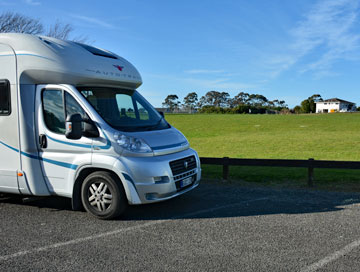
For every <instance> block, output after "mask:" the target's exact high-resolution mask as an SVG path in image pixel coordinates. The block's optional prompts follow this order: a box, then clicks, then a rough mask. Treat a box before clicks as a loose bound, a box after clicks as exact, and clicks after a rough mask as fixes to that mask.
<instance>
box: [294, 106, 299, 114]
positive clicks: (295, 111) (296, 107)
mask: <svg viewBox="0 0 360 272" xmlns="http://www.w3.org/2000/svg"><path fill="white" fill-rule="evenodd" d="M293 111H294V113H296V114H299V113H301V107H300V106H299V105H297V106H295V107H294V109H293Z"/></svg>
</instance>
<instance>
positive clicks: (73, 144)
mask: <svg viewBox="0 0 360 272" xmlns="http://www.w3.org/2000/svg"><path fill="white" fill-rule="evenodd" d="M46 137H48V138H49V139H50V140H52V141H54V142H57V143H60V144H66V145H72V146H77V147H83V148H91V145H87V144H76V143H70V142H65V141H61V140H57V139H55V138H53V137H50V136H49V135H46Z"/></svg>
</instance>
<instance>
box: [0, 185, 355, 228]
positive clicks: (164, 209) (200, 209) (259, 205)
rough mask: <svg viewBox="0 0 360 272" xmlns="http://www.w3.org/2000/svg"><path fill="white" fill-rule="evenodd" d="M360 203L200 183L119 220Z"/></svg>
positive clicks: (43, 205) (57, 201) (62, 207)
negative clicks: (187, 191)
mask: <svg viewBox="0 0 360 272" xmlns="http://www.w3.org/2000/svg"><path fill="white" fill-rule="evenodd" d="M1 203H9V204H12V205H25V206H29V207H34V208H40V209H46V210H50V211H71V212H74V213H81V212H79V211H72V208H71V200H70V199H68V198H61V197H42V198H25V199H24V200H20V199H19V198H18V197H5V198H1V197H0V204H1ZM353 204H359V205H360V194H359V193H339V192H323V191H307V190H289V189H269V188H254V187H251V188H247V187H242V186H238V185H237V186H236V185H233V186H231V185H223V184H201V186H199V187H198V188H197V189H195V190H193V191H191V192H189V193H187V194H184V195H182V196H179V197H177V198H174V199H171V200H167V201H164V202H159V203H153V204H146V205H135V206H129V207H128V209H127V211H126V212H125V213H124V214H123V215H122V216H121V217H120V218H118V219H116V220H120V221H121V220H123V221H124V220H125V221H134V220H136V221H142V220H167V219H169V220H170V219H192V218H204V219H205V218H227V217H242V216H259V215H271V214H304V213H319V212H333V211H339V210H343V209H344V207H345V206H348V205H353Z"/></svg>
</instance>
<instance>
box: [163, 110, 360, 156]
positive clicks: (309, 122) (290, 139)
mask: <svg viewBox="0 0 360 272" xmlns="http://www.w3.org/2000/svg"><path fill="white" fill-rule="evenodd" d="M166 119H167V120H168V122H169V123H170V124H172V125H173V126H174V127H176V128H178V129H179V130H180V131H181V132H182V133H184V135H185V136H186V137H187V139H188V140H189V142H190V145H191V146H192V147H193V148H194V149H196V150H197V151H198V153H199V155H200V156H203V157H205V156H206V157H224V156H228V157H233V158H261V159H263V158H274V159H308V158H314V159H321V160H360V152H359V151H360V114H357V113H354V114H345V113H344V114H340V113H338V114H307V115H305V114H304V115H260V114H259V115H249V114H237V115H235V114H234V115H232V114H194V115H185V114H183V115H182V114H174V115H167V116H166Z"/></svg>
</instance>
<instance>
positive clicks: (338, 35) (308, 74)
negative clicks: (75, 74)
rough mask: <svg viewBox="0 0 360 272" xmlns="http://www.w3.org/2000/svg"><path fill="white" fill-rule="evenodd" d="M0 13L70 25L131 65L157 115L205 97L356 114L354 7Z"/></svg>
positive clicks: (61, 5) (302, 3)
mask: <svg viewBox="0 0 360 272" xmlns="http://www.w3.org/2000/svg"><path fill="white" fill-rule="evenodd" d="M0 10H1V12H6V11H13V12H19V13H22V14H24V15H27V16H31V17H34V18H38V19H40V20H41V21H42V22H43V23H44V24H45V25H51V24H54V23H55V22H56V21H57V20H59V21H60V22H63V23H70V24H71V25H72V26H73V27H74V31H73V33H72V36H74V37H75V36H86V37H87V38H88V40H89V41H90V42H91V44H92V45H94V46H97V47H101V48H104V49H107V50H110V51H112V52H115V53H116V54H118V55H120V56H122V57H124V58H125V59H127V60H128V61H130V62H131V63H132V64H134V65H135V67H136V68H137V69H138V70H139V72H140V74H141V75H142V79H143V85H142V86H141V87H140V88H139V91H140V93H141V94H142V95H143V96H145V97H146V98H147V99H148V100H149V101H150V102H151V103H152V104H153V105H154V106H156V107H160V106H161V104H162V102H163V101H164V99H165V97H166V96H167V95H169V94H176V95H177V96H178V97H179V99H180V100H181V101H182V100H183V98H184V97H185V96H186V95H187V94H188V93H190V92H194V91H195V92H196V93H197V94H198V96H199V98H200V96H202V95H204V94H205V93H206V92H208V91H211V90H215V91H220V92H228V93H229V94H230V96H231V97H233V96H235V95H237V94H238V93H239V92H242V91H245V92H248V93H258V94H262V95H265V96H266V97H267V98H268V99H269V100H274V99H279V100H285V101H286V103H287V104H288V105H289V106H290V107H294V106H295V105H298V104H300V103H301V101H302V100H304V99H306V98H307V97H309V96H311V95H313V94H321V96H322V97H323V98H324V99H327V98H334V97H338V98H340V99H344V100H349V101H351V102H355V103H357V105H358V106H360V97H359V92H360V73H359V71H360V50H359V49H360V18H359V16H360V0H319V1H316V0H271V1H269V0H251V1H250V0H246V1H245V0H233V1H228V0H222V1H218V0H217V1H211V0H208V1H205V0H198V1H191V0H182V1H171V0H167V1H165V0H164V1H161V0H152V1H147V0H132V1H123V0H117V1H106V0H103V1H92V0H87V1H82V0H71V1H68V0H61V1H51V0H48V1H45V0H0Z"/></svg>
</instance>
